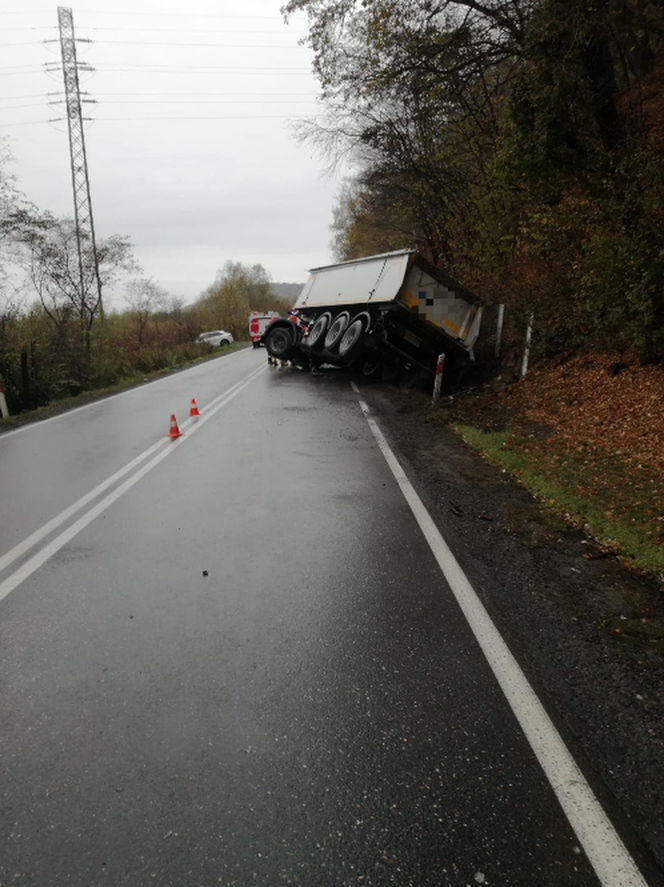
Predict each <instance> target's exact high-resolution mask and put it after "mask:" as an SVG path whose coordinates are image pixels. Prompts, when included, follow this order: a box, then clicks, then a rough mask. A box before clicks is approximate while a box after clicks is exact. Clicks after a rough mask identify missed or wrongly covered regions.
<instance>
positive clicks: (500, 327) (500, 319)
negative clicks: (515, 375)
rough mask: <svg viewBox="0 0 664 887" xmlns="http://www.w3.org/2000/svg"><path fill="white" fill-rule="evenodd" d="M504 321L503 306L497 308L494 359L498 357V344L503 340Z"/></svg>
mask: <svg viewBox="0 0 664 887" xmlns="http://www.w3.org/2000/svg"><path fill="white" fill-rule="evenodd" d="M504 320H505V306H504V305H499V306H498V326H497V328H496V357H500V343H501V341H502V338H503V322H504Z"/></svg>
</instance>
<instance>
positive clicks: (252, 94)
mask: <svg viewBox="0 0 664 887" xmlns="http://www.w3.org/2000/svg"><path fill="white" fill-rule="evenodd" d="M95 95H98V96H113V95H128V96H148V97H150V96H161V95H174V96H190V95H199V96H213V95H221V96H257V95H262V96H276V97H278V96H309V97H311V96H312V95H315V94H314V93H311V92H198V90H197V91H196V92H95ZM35 97H36V96H23V95H21V96H14V98H16V99H25V98H27V99H30V98H35Z"/></svg>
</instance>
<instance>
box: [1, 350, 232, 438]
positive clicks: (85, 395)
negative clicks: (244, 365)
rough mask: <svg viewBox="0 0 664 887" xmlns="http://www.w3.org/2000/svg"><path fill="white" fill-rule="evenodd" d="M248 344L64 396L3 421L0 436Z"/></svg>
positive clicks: (137, 373)
mask: <svg viewBox="0 0 664 887" xmlns="http://www.w3.org/2000/svg"><path fill="white" fill-rule="evenodd" d="M247 347H248V346H247V343H246V342H235V343H234V344H233V345H229V346H228V347H226V348H222V349H221V352H219V351H216V352H214V353H213V354H204V355H202V356H201V357H196V358H194V359H193V360H186V361H182V362H181V363H180V362H176V363H173V364H172V365H171V366H167V367H162V369H159V370H152V371H150V372H139V371H136V372H135V373H132V374H131V375H130V376H124V377H123V378H122V379H119V380H118V381H117V382H116V383H115V384H113V385H108V386H107V387H105V388H95V389H94V390H90V391H82V392H81V393H80V394H77V395H76V396H75V397H63V398H61V399H60V400H53V401H51V403H49V404H47V405H46V406H43V407H38V408H37V409H36V410H30V411H29V412H24V413H18V414H16V415H15V416H8V417H7V418H5V419H0V433H1V432H2V431H5V430H9V429H10V428H17V427H19V426H20V425H27V424H29V423H30V422H38V421H39V420H40V419H47V418H49V416H54V415H57V414H58V413H64V412H66V411H67V410H72V409H74V408H75V407H79V406H84V405H85V404H87V403H91V402H92V401H93V400H101V399H102V398H104V397H109V396H110V395H112V394H119V393H120V392H121V391H125V390H127V389H128V388H133V387H135V386H137V385H142V384H144V383H145V382H150V381H152V380H153V379H158V378H159V377H160V376H168V375H170V374H171V373H178V372H181V371H182V370H187V369H190V368H191V367H193V366H196V365H197V364H199V363H206V362H207V361H209V360H215V359H216V358H218V357H221V355H222V354H230V353H231V352H232V351H238V350H240V349H242V348H247Z"/></svg>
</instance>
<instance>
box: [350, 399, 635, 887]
mask: <svg viewBox="0 0 664 887" xmlns="http://www.w3.org/2000/svg"><path fill="white" fill-rule="evenodd" d="M351 386H352V388H353V391H355V393H356V394H357V395H358V397H359V395H360V392H359V390H358V387H357V385H356V384H355V383H354V382H351ZM359 403H360V408H361V410H362V412H363V413H364V416H365V418H366V420H367V422H368V423H369V427H370V428H371V431H372V433H373V436H374V438H375V440H376V443H377V444H378V446H379V448H380V451H381V452H382V454H383V456H384V457H385V460H386V462H387V464H388V465H389V467H390V470H391V471H392V474H393V475H394V477H395V479H396V481H397V483H398V484H399V487H400V488H401V492H402V493H403V495H404V497H405V499H406V501H407V502H408V505H409V506H410V509H411V511H412V513H413V515H414V517H415V520H416V521H417V523H418V524H419V526H420V529H421V530H422V532H423V533H424V536H425V538H426V540H427V542H428V543H429V547H430V548H431V551H432V552H433V555H434V557H435V558H436V560H437V561H438V565H439V567H440V569H441V571H442V573H443V575H444V577H445V579H446V580H447V584H448V585H449V587H450V589H451V590H452V593H453V594H454V596H455V598H456V600H457V602H458V604H459V606H460V607H461V610H462V611H463V614H464V616H465V617H466V620H467V621H468V624H469V625H470V628H471V630H472V632H473V634H474V635H475V638H476V640H477V642H478V644H479V645H480V648H481V650H482V652H483V653H484V656H485V657H486V659H487V661H488V663H489V666H490V667H491V670H492V671H493V673H494V675H495V677H496V680H497V681H498V683H499V685H500V688H501V690H502V691H503V693H504V694H505V696H506V698H507V701H508V703H509V705H510V707H511V709H512V711H513V712H514V714H515V716H516V718H517V720H518V722H519V724H520V726H521V729H522V730H523V732H524V733H525V735H526V738H527V740H528V742H529V743H530V746H531V748H532V749H533V751H534V752H535V755H536V756H537V760H538V761H539V763H540V765H541V767H542V769H543V770H544V773H545V774H546V777H547V779H548V780H549V782H550V783H551V786H552V788H553V790H554V792H555V793H556V797H557V798H558V801H559V802H560V804H561V806H562V808H563V811H564V813H565V815H566V817H567V819H568V820H569V823H570V825H571V826H572V828H573V829H574V832H575V833H576V836H577V837H578V839H579V841H580V843H581V845H582V846H583V849H584V850H585V852H586V855H587V856H588V859H589V860H590V863H591V865H592V867H593V868H594V870H595V873H596V875H597V877H598V878H599V880H600V882H601V883H602V885H603V887H648V885H647V883H646V881H645V879H644V877H643V875H642V874H641V872H640V871H639V869H638V868H637V866H636V863H635V862H634V860H633V859H632V857H631V856H630V854H629V851H628V850H627V848H626V847H625V845H624V844H623V842H622V840H621V839H620V836H619V835H618V833H617V832H616V830H615V829H614V827H613V825H612V824H611V822H610V821H609V818H608V817H607V815H606V813H605V812H604V810H603V809H602V806H601V805H600V803H599V801H598V800H597V798H596V797H595V795H594V793H593V791H592V789H591V788H590V785H589V784H588V782H587V781H586V779H585V777H584V775H583V774H582V773H581V770H580V769H579V767H578V765H577V763H576V761H575V760H574V758H573V757H572V755H571V754H570V752H569V750H568V749H567V746H566V745H565V743H564V742H563V740H562V737H561V736H560V734H559V733H558V731H557V729H556V727H555V725H554V724H553V722H552V721H551V719H550V718H549V716H548V715H547V713H546V711H545V709H544V706H543V705H542V703H541V702H540V700H539V698H538V697H537V695H536V693H535V691H534V690H533V688H532V687H531V686H530V684H529V683H528V679H527V678H526V676H525V675H524V673H523V671H522V670H521V667H520V666H519V664H518V663H517V661H516V659H515V658H514V657H513V656H512V653H511V652H510V650H509V648H508V646H507V644H506V643H505V641H504V640H503V638H502V636H501V635H500V633H499V631H498V629H497V628H496V626H495V625H494V623H493V621H492V620H491V617H490V616H489V614H488V613H487V611H486V609H485V608H484V605H483V604H482V602H481V601H480V599H479V597H478V596H477V593H476V592H475V590H474V588H473V587H472V585H471V584H470V582H469V581H468V579H467V578H466V575H465V573H464V572H463V570H462V569H461V567H460V566H459V563H458V562H457V560H456V558H455V557H454V555H453V554H452V552H451V551H450V549H449V547H448V545H447V543H446V542H445V540H444V539H443V537H442V535H441V533H440V531H439V530H438V528H437V527H436V525H435V523H434V521H433V518H432V517H431V515H430V514H429V512H428V511H427V509H426V507H425V506H424V503H423V502H422V500H421V499H420V497H419V496H418V495H417V493H416V492H415V490H414V488H413V486H412V484H411V482H410V481H409V480H408V477H407V476H406V473H405V472H404V470H403V468H402V467H401V465H400V463H399V461H398V459H397V457H396V456H395V455H394V453H393V452H392V449H391V448H390V445H389V444H388V442H387V440H386V439H385V436H384V435H383V433H382V431H381V430H380V428H379V426H378V424H377V423H376V421H375V420H374V419H372V418H371V415H370V410H369V407H368V406H367V404H366V403H365V402H364V401H363V400H362V399H360V401H359Z"/></svg>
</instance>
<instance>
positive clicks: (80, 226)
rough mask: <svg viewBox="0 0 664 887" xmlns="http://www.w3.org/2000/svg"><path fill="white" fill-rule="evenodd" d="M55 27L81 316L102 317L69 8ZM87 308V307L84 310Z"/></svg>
mask: <svg viewBox="0 0 664 887" xmlns="http://www.w3.org/2000/svg"><path fill="white" fill-rule="evenodd" d="M58 26H59V28H60V50H61V53H62V74H63V76H64V81H65V101H66V104H67V125H68V127H69V156H70V160H71V181H72V188H73V191H74V222H75V225H76V245H77V249H78V271H79V284H80V288H81V292H80V304H81V317H83V316H84V315H85V313H86V312H87V311H89V310H90V308H92V309H93V310H95V309H96V307H97V306H98V307H99V313H100V315H101V316H102V317H103V316H104V307H103V302H102V295H101V280H100V278H99V264H98V260H97V244H96V241H95V223H94V218H93V215H92V200H91V198H90V178H89V176H88V158H87V154H86V152H85V132H84V129H83V114H82V110H81V91H80V87H79V82H78V61H77V59H76V35H75V33H74V16H73V13H72V11H71V9H70V8H69V7H66V6H58ZM86 243H87V245H88V246H89V247H90V249H91V257H92V262H93V266H94V268H93V270H94V281H93V283H92V286H93V289H96V293H95V294H94V295H93V297H92V299H91V300H90V302H91V303H92V304H91V305H90V303H89V302H88V299H87V292H86V290H87V287H86V282H85V245H86ZM88 306H89V307H88Z"/></svg>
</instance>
